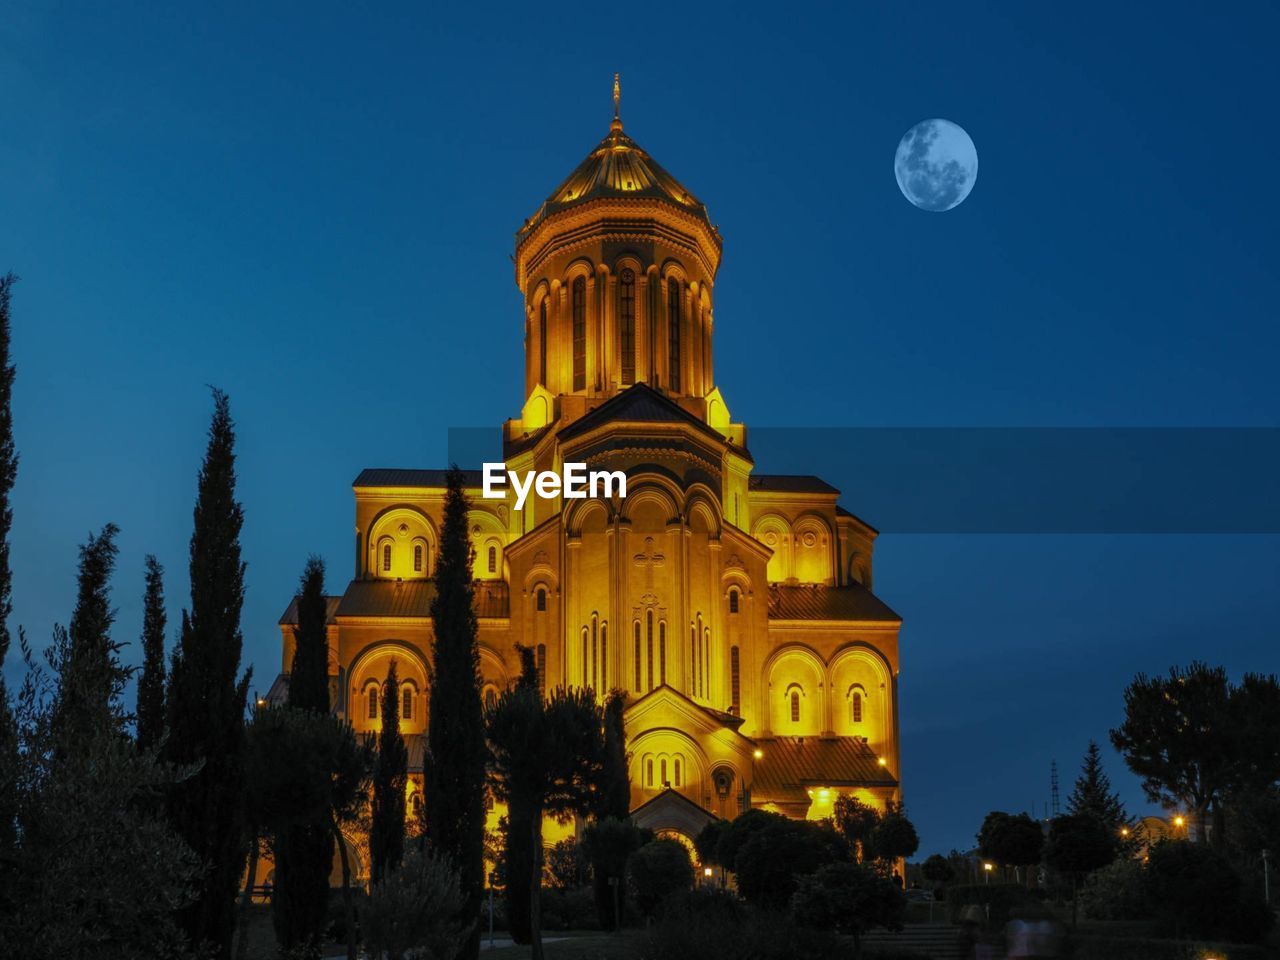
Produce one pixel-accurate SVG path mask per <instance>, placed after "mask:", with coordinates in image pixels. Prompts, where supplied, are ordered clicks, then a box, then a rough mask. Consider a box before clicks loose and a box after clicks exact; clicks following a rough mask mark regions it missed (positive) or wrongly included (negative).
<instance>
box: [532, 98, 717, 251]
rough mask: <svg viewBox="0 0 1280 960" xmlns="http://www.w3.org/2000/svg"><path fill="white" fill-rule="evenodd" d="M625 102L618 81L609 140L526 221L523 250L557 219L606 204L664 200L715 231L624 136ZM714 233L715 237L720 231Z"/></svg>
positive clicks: (689, 197) (696, 205) (693, 201)
mask: <svg viewBox="0 0 1280 960" xmlns="http://www.w3.org/2000/svg"><path fill="white" fill-rule="evenodd" d="M620 98H621V89H620V84H619V81H618V77H617V75H615V76H614V85H613V105H614V110H613V122H612V123H611V124H610V125H609V133H608V135H607V136H605V138H604V139H603V140H601V141H600V142H599V143H598V144H596V147H595V149H594V150H592V151H591V152H590V153H589V154H587V158H586V159H585V160H583V161H582V163H580V164H578V166H577V168H576V169H575V170H574V171H573V173H571V174H569V176H568V177H567V178H565V180H564V182H563V183H561V184H560V185H559V186H558V187H556V188H555V190H553V191H552V192H551V195H550V196H548V197H547V199H546V200H545V201H543V204H542V206H540V207H539V208H538V209H537V211H536V212H535V213H534V215H533V216H532V217H530V218H529V219H528V220H526V221H525V224H524V226H523V227H521V228H520V230H519V231H518V232H517V234H516V243H517V245H518V244H520V243H522V242H523V241H524V239H525V237H527V236H528V235H529V234H530V233H531V232H532V231H533V229H534V227H536V226H537V225H538V224H539V223H541V222H542V221H543V220H545V219H546V218H547V217H549V216H551V215H552V214H555V213H559V212H560V211H562V210H566V209H568V208H570V207H574V206H577V205H579V204H583V203H586V202H588V201H590V200H597V199H602V198H619V199H635V200H640V199H644V200H659V201H662V202H664V203H668V204H670V205H672V206H673V207H676V208H677V209H680V210H684V211H686V212H688V213H691V214H693V215H695V216H697V217H700V218H701V219H703V220H704V221H706V223H707V225H708V226H711V220H710V218H709V216H708V215H707V208H706V207H705V206H704V205H703V204H702V202H701V201H699V200H698V198H697V197H695V196H694V195H693V194H692V193H690V192H689V190H688V189H687V188H686V187H685V186H684V185H683V184H682V183H680V181H679V180H677V179H676V178H675V177H673V176H672V175H671V174H669V173H668V172H667V171H666V170H664V169H663V167H662V165H661V164H659V163H658V161H656V160H654V159H653V157H651V156H650V155H649V154H648V153H647V152H645V150H643V149H642V148H641V146H640V145H639V144H638V143H636V142H635V141H634V140H632V139H631V138H630V137H629V136H627V135H626V134H625V133H623V132H622V119H621V117H620V115H619V109H618V107H619V100H620ZM712 231H713V232H715V228H714V227H712Z"/></svg>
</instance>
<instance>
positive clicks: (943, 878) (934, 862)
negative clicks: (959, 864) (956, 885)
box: [920, 853, 956, 887]
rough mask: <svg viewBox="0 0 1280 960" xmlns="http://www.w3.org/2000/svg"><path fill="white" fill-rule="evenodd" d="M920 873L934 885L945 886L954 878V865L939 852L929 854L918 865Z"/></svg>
mask: <svg viewBox="0 0 1280 960" xmlns="http://www.w3.org/2000/svg"><path fill="white" fill-rule="evenodd" d="M920 873H921V874H922V875H923V876H924V878H925V879H926V880H928V881H929V882H930V883H932V884H933V885H934V886H935V887H945V886H946V885H947V884H948V883H950V882H951V881H952V880H954V879H955V878H956V871H955V867H953V866H952V865H951V861H950V860H948V859H947V858H946V857H944V856H943V855H942V854H940V853H933V854H930V855H929V857H928V859H926V860H925V862H924V863H923V864H921V865H920Z"/></svg>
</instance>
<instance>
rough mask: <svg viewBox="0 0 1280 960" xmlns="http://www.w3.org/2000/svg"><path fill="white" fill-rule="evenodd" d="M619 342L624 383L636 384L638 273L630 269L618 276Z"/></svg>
mask: <svg viewBox="0 0 1280 960" xmlns="http://www.w3.org/2000/svg"><path fill="white" fill-rule="evenodd" d="M618 341H619V344H620V347H621V353H622V382H623V383H624V384H629V383H635V382H636V273H635V271H634V270H632V269H631V268H630V267H628V268H627V269H625V270H623V271H622V273H620V274H619V275H618Z"/></svg>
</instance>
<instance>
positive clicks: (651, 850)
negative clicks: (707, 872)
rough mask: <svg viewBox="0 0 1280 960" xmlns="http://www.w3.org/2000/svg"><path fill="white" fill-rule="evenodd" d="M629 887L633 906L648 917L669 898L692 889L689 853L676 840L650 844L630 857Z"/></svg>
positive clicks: (691, 864) (654, 841) (691, 865)
mask: <svg viewBox="0 0 1280 960" xmlns="http://www.w3.org/2000/svg"><path fill="white" fill-rule="evenodd" d="M631 886H632V889H633V890H634V891H635V895H636V906H638V907H639V908H640V910H641V911H642V912H643V913H644V915H645V916H647V917H651V916H653V915H654V914H655V913H657V912H658V907H659V905H660V904H661V903H662V901H663V900H665V899H666V898H667V897H669V896H671V895H672V894H677V893H683V892H684V891H686V890H689V889H690V888H691V887H692V886H693V863H692V861H690V859H689V851H688V850H686V849H685V848H684V846H683V845H682V844H681V843H679V842H678V841H676V840H653V841H651V842H649V843H646V844H645V845H644V846H643V847H641V848H640V849H639V850H637V851H636V852H635V853H634V854H633V855H632V857H631Z"/></svg>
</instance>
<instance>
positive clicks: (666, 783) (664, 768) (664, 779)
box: [661, 757, 671, 787]
mask: <svg viewBox="0 0 1280 960" xmlns="http://www.w3.org/2000/svg"><path fill="white" fill-rule="evenodd" d="M661 763H662V785H663V786H664V787H669V786H671V781H670V780H668V779H667V758H666V757H663V758H662V760H661Z"/></svg>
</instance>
